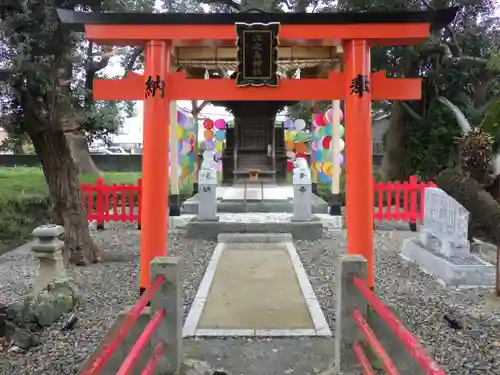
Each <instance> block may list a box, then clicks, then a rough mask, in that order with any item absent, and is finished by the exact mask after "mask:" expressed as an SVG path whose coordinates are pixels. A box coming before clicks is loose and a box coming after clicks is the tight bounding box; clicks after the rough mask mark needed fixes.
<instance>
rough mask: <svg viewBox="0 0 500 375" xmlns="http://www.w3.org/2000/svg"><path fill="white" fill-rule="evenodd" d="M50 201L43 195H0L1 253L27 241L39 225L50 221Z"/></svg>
mask: <svg viewBox="0 0 500 375" xmlns="http://www.w3.org/2000/svg"><path fill="white" fill-rule="evenodd" d="M49 216H50V202H49V199H48V198H47V197H43V196H15V197H10V198H9V197H1V196H0V254H2V253H3V252H5V251H8V250H11V249H13V248H14V247H16V246H19V245H21V244H23V243H24V242H26V241H27V240H28V239H30V237H31V232H32V231H33V229H35V228H36V227H37V226H39V225H42V224H46V223H48V218H49Z"/></svg>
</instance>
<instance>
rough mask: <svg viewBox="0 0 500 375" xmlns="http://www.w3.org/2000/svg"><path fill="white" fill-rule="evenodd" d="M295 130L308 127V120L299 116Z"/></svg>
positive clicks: (295, 123)
mask: <svg viewBox="0 0 500 375" xmlns="http://www.w3.org/2000/svg"><path fill="white" fill-rule="evenodd" d="M294 126H295V130H304V129H305V128H306V122H305V121H304V120H302V119H301V118H298V119H297V120H295V122H294Z"/></svg>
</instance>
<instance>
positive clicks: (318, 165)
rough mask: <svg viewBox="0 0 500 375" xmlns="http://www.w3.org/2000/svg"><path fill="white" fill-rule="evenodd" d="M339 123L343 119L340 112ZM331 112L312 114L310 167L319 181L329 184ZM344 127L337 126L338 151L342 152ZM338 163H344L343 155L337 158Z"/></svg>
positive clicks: (331, 171) (331, 175)
mask: <svg viewBox="0 0 500 375" xmlns="http://www.w3.org/2000/svg"><path fill="white" fill-rule="evenodd" d="M339 117H340V118H339V122H342V120H343V119H344V114H343V113H342V111H340V116H339ZM332 120H333V111H332V109H331V108H330V109H328V110H327V111H326V112H325V113H315V114H313V134H312V142H311V144H312V146H311V155H312V158H311V160H312V167H313V168H314V169H315V170H316V171H317V172H318V176H319V179H320V180H321V181H322V182H324V183H330V182H331V181H332V177H333V164H332V162H333V144H332V135H333V125H332ZM344 131H345V129H344V127H343V126H342V125H339V135H340V139H339V145H338V146H339V151H340V152H342V151H343V150H344V147H345V142H344V141H343V140H342V137H343V136H344ZM338 163H339V164H340V165H342V164H343V163H344V155H342V153H340V154H339V156H338Z"/></svg>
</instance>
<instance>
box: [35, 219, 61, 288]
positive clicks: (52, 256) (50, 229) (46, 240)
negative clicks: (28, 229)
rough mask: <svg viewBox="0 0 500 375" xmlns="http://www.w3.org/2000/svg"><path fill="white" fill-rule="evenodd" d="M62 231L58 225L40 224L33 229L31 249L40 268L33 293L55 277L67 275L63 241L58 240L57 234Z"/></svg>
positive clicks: (44, 286)
mask: <svg viewBox="0 0 500 375" xmlns="http://www.w3.org/2000/svg"><path fill="white" fill-rule="evenodd" d="M63 233H64V228H63V227H61V226H60V225H42V226H40V227H38V228H36V229H35V230H34V231H33V236H34V237H36V240H35V243H34V244H33V245H32V247H31V250H32V251H33V252H34V254H35V256H36V257H37V258H38V261H39V262H40V270H39V271H38V275H37V277H36V279H35V283H34V286H33V292H32V293H33V294H38V293H39V292H40V291H42V290H44V289H45V288H46V287H47V285H49V284H50V283H51V282H52V281H54V280H55V279H60V278H65V277H66V276H67V274H66V268H65V267H64V259H63V255H62V249H63V247H64V242H63V241H61V240H59V236H60V235H62V234H63Z"/></svg>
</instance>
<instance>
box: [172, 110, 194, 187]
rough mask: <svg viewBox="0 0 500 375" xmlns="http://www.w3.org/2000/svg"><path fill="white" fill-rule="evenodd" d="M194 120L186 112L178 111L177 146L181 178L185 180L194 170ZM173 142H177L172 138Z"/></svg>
mask: <svg viewBox="0 0 500 375" xmlns="http://www.w3.org/2000/svg"><path fill="white" fill-rule="evenodd" d="M193 130H194V121H193V119H190V118H189V117H188V116H187V115H186V114H185V113H184V112H182V111H177V137H178V138H177V142H178V144H177V146H178V155H177V161H178V163H179V179H180V180H184V179H185V178H187V177H188V176H189V175H190V174H191V173H193V171H194V142H195V134H194V132H193ZM172 142H175V140H174V139H172Z"/></svg>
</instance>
